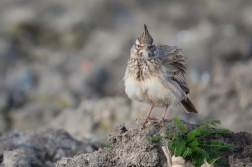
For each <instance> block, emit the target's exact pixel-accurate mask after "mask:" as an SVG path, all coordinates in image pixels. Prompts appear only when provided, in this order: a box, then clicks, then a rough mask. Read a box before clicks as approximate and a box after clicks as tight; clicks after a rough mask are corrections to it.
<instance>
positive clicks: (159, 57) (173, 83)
mask: <svg viewBox="0 0 252 167" xmlns="http://www.w3.org/2000/svg"><path fill="white" fill-rule="evenodd" d="M185 64H186V57H185V56H184V55H183V54H182V52H181V49H180V48H178V47H177V46H169V45H155V44H154V40H153V38H152V36H151V35H150V33H149V31H148V29H147V26H146V25H145V24H144V31H143V33H142V34H141V35H140V36H139V37H138V38H137V39H136V40H135V43H134V44H133V46H132V47H131V49H130V58H129V60H128V63H127V68H126V71H125V75H124V78H123V79H124V85H125V92H126V94H127V96H128V97H129V98H130V99H132V100H136V101H140V102H144V103H147V104H150V105H151V108H150V110H149V112H148V113H147V116H146V118H145V119H144V121H143V122H142V124H146V123H147V122H149V121H153V122H154V123H155V124H157V125H160V124H161V123H163V121H164V118H165V115H166V113H167V110H168V107H169V108H170V107H173V106H177V105H178V104H180V103H181V104H182V107H183V108H184V110H185V111H186V112H188V113H189V112H193V113H198V111H197V109H196V108H195V106H194V105H193V103H192V102H191V101H190V99H189V98H188V96H187V95H188V94H189V93H190V90H189V86H188V83H187V80H186V78H185V74H186V67H185ZM153 107H165V110H164V113H163V116H162V117H161V119H156V118H151V117H150V115H151V112H152V109H153Z"/></svg>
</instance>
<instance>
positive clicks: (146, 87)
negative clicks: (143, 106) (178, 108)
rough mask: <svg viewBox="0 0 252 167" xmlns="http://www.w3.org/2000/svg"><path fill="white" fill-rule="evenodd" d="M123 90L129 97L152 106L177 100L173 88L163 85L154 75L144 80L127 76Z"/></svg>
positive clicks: (172, 102) (163, 104) (169, 103)
mask: <svg viewBox="0 0 252 167" xmlns="http://www.w3.org/2000/svg"><path fill="white" fill-rule="evenodd" d="M171 86H172V85H171ZM125 92H126V94H127V95H128V97H129V98H131V99H133V100H137V101H141V102H145V103H149V104H151V105H153V106H160V107H162V106H165V105H171V104H174V103H176V102H177V101H178V100H177V99H178V98H177V97H176V94H175V93H174V92H173V90H172V89H167V88H166V87H164V86H163V85H162V83H161V82H160V81H159V79H158V78H157V77H154V76H153V77H149V78H148V79H145V80H137V79H136V78H133V77H128V78H127V79H126V80H125Z"/></svg>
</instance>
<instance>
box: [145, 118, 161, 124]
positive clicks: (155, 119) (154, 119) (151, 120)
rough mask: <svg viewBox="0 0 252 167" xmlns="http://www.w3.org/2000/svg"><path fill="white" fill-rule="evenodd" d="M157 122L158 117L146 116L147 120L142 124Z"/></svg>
mask: <svg viewBox="0 0 252 167" xmlns="http://www.w3.org/2000/svg"><path fill="white" fill-rule="evenodd" d="M149 121H150V122H154V123H155V122H157V121H158V119H157V118H151V117H146V118H145V120H144V121H143V122H142V125H145V124H146V123H147V122H149Z"/></svg>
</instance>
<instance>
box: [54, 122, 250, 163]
mask: <svg viewBox="0 0 252 167" xmlns="http://www.w3.org/2000/svg"><path fill="white" fill-rule="evenodd" d="M142 121H143V120H137V121H135V122H134V123H133V124H132V125H131V126H130V127H129V128H127V127H125V125H124V124H122V125H120V126H117V127H116V128H115V129H113V130H112V131H111V132H110V134H109V138H108V140H109V141H110V143H111V144H112V147H111V148H104V149H99V150H98V151H95V152H94V153H89V154H80V155H77V156H75V157H73V158H64V159H62V160H60V161H59V162H57V164H56V166H57V167H76V166H87V167H96V166H103V167H112V166H117V167H125V166H139V167H152V166H153V167H154V166H155V167H167V164H166V158H165V155H164V153H163V151H162V149H161V147H162V146H163V145H165V144H167V141H166V140H165V139H162V140H160V141H159V142H151V141H150V140H151V138H152V137H153V136H156V135H161V136H165V135H166V134H167V133H168V130H167V129H166V128H165V127H164V126H162V127H160V126H156V125H154V124H153V123H148V124H146V126H145V127H143V126H142V124H141V122H142ZM165 123H167V124H168V125H170V127H172V128H173V129H176V125H175V123H174V122H173V121H171V120H166V121H165ZM185 126H186V128H187V130H189V131H190V129H192V128H193V126H195V125H192V124H189V123H186V122H185ZM213 137H214V138H215V139H221V140H224V141H226V142H228V143H230V144H232V145H233V146H234V147H235V149H234V151H227V150H226V151H223V154H222V155H223V156H224V157H225V159H226V160H227V162H228V163H227V165H226V166H229V167H237V166H246V167H249V166H252V160H251V159H252V157H251V156H252V152H251V148H252V135H251V134H249V133H246V132H239V133H232V134H230V135H224V136H222V135H216V136H213ZM187 166H191V165H190V163H189V162H187Z"/></svg>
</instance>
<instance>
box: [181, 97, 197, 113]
mask: <svg viewBox="0 0 252 167" xmlns="http://www.w3.org/2000/svg"><path fill="white" fill-rule="evenodd" d="M181 104H182V107H183V108H184V110H185V111H186V112H194V113H198V111H197V109H196V108H195V107H194V105H193V104H192V102H191V101H190V99H189V98H188V97H187V98H186V99H184V100H182V101H181Z"/></svg>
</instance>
